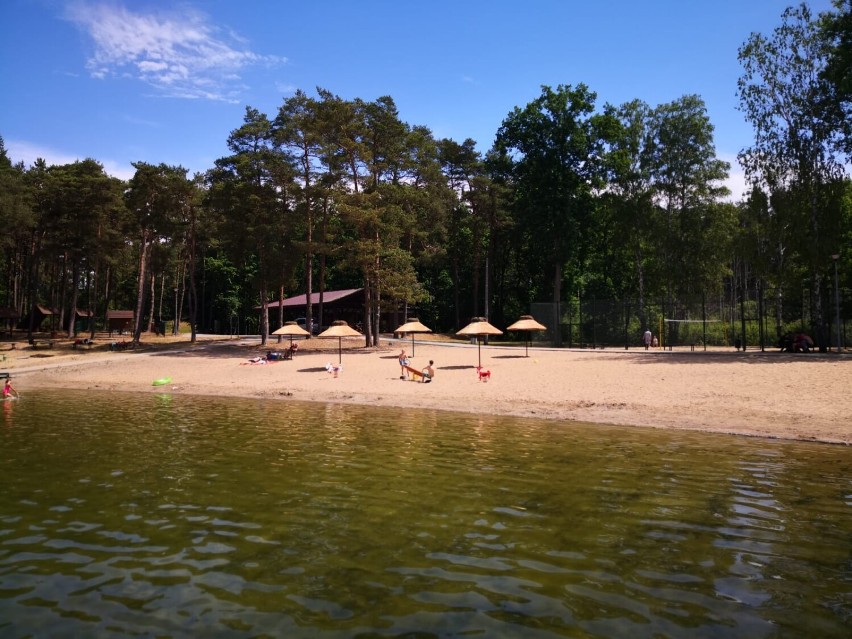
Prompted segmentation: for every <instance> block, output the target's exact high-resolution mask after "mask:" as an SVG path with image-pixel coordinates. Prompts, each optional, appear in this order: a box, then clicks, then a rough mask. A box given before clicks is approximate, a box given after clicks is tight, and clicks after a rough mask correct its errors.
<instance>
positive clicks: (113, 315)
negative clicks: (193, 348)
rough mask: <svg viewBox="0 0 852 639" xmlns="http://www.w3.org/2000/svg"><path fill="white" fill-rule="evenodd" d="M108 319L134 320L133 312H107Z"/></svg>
mask: <svg viewBox="0 0 852 639" xmlns="http://www.w3.org/2000/svg"><path fill="white" fill-rule="evenodd" d="M106 316H107V319H133V311H107V313H106Z"/></svg>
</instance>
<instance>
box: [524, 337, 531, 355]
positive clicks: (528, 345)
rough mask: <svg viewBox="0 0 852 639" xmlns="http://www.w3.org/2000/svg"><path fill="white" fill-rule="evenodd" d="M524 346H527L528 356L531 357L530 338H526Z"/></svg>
mask: <svg viewBox="0 0 852 639" xmlns="http://www.w3.org/2000/svg"><path fill="white" fill-rule="evenodd" d="M524 346H526V349H527V357H529V356H530V340H529V338H527V339H525V340H524Z"/></svg>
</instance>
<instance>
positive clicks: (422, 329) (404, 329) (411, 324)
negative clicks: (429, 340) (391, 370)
mask: <svg viewBox="0 0 852 639" xmlns="http://www.w3.org/2000/svg"><path fill="white" fill-rule="evenodd" d="M431 332H432V329H431V328H429V327H428V326H425V325H424V324H421V323H420V320H418V319H417V318H416V317H412V318H410V319H409V320H408V321H407V322H406V323H405V324H403V325H402V326H400V327H399V328H398V329H396V330H395V331H394V333H411V355H412V357H413V356H414V334H415V333H431Z"/></svg>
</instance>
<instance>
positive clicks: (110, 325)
mask: <svg viewBox="0 0 852 639" xmlns="http://www.w3.org/2000/svg"><path fill="white" fill-rule="evenodd" d="M106 320H107V330H108V331H109V334H110V336H112V332H113V331H116V332H118V334H119V335H121V334H122V333H123V332H124V331H129V330H130V329H131V327H132V326H133V311H107V313H106Z"/></svg>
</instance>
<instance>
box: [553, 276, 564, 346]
mask: <svg viewBox="0 0 852 639" xmlns="http://www.w3.org/2000/svg"><path fill="white" fill-rule="evenodd" d="M561 300H562V264H560V263H559V262H558V261H557V262H556V264H555V265H554V269H553V315H554V318H553V319H554V323H553V331H554V332H553V346H554V347H555V348H560V347H561V346H562V324H561V322H562V318H561V317H560V315H561V313H560V312H559V304H560V301H561Z"/></svg>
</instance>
